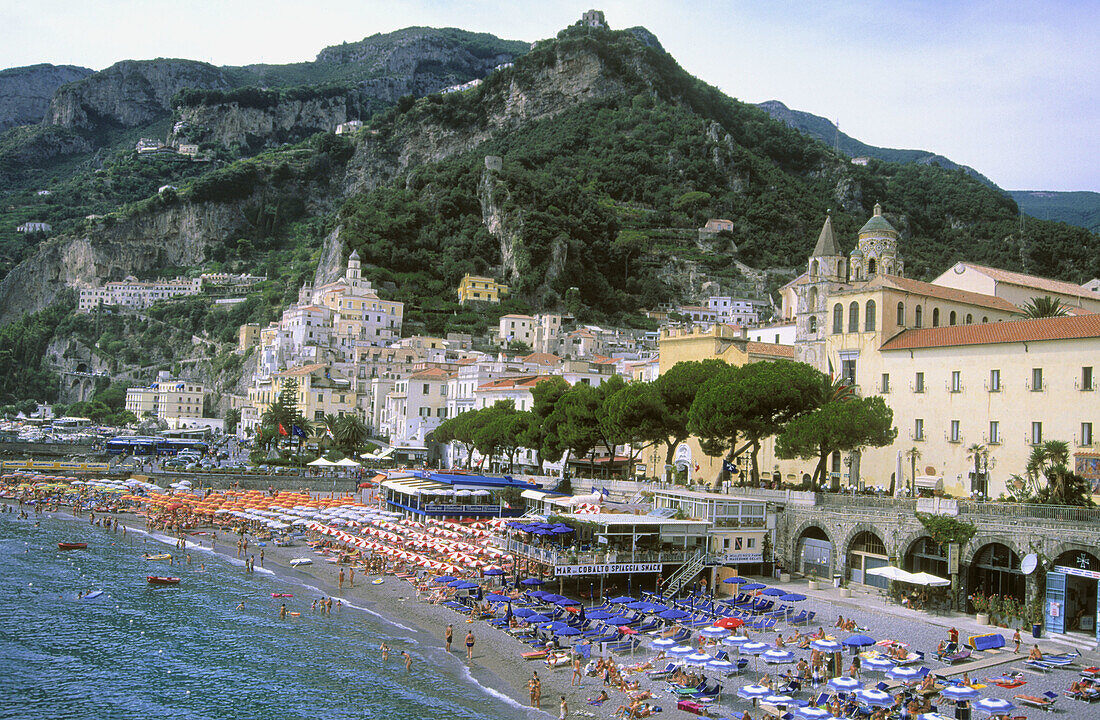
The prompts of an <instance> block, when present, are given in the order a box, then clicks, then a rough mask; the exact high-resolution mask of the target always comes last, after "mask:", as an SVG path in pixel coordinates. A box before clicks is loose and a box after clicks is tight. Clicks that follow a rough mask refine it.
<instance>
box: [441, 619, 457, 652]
mask: <svg viewBox="0 0 1100 720" xmlns="http://www.w3.org/2000/svg"><path fill="white" fill-rule="evenodd" d="M454 637H455V629H454V627H452V626H451V625H448V626H447V629H446V630H444V631H443V642H444V643H446V645H447V652H450V651H451V641H452V640H454Z"/></svg>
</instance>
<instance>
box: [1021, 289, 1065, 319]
mask: <svg viewBox="0 0 1100 720" xmlns="http://www.w3.org/2000/svg"><path fill="white" fill-rule="evenodd" d="M1019 314H1020V315H1022V316H1023V317H1025V318H1027V319H1029V320H1034V319H1036V318H1051V317H1064V316H1066V315H1069V310H1068V309H1067V308H1066V306H1065V305H1063V304H1062V301H1061V300H1059V299H1057V298H1052V297H1051V296H1049V295H1044V296H1043V297H1033V298H1031V299H1030V300H1028V301H1027V304H1026V305H1024V307H1023V308H1022V309H1021V310H1020V312H1019Z"/></svg>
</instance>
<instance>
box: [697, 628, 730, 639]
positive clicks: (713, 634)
mask: <svg viewBox="0 0 1100 720" xmlns="http://www.w3.org/2000/svg"><path fill="white" fill-rule="evenodd" d="M699 634H700V635H702V636H703V637H706V638H711V639H713V640H718V639H720V638H724V637H725V636H727V635H729V634H730V631H729V630H727V629H726V628H724V627H718V626H717V625H711V626H710V627H705V628H703V629H702V630H700V631H699Z"/></svg>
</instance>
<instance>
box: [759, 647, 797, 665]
mask: <svg viewBox="0 0 1100 720" xmlns="http://www.w3.org/2000/svg"><path fill="white" fill-rule="evenodd" d="M760 657H762V658H764V662H766V663H768V664H769V665H784V664H786V663H792V662H794V653H793V652H789V651H787V650H768V651H767V652H764V653H761V654H760Z"/></svg>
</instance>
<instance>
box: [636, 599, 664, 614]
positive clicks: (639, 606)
mask: <svg viewBox="0 0 1100 720" xmlns="http://www.w3.org/2000/svg"><path fill="white" fill-rule="evenodd" d="M626 607H627V609H629V610H645V611H647V612H649V611H650V610H653V609H654V608H656V607H658V606H657V605H655V604H654V603H651V602H649V601H648V600H638V601H637V602H632V603H630V604H628V605H627V606H626ZM660 607H664V606H663V605H662V606H660ZM664 609H665V610H667V609H668V608H667V607H664Z"/></svg>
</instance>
